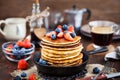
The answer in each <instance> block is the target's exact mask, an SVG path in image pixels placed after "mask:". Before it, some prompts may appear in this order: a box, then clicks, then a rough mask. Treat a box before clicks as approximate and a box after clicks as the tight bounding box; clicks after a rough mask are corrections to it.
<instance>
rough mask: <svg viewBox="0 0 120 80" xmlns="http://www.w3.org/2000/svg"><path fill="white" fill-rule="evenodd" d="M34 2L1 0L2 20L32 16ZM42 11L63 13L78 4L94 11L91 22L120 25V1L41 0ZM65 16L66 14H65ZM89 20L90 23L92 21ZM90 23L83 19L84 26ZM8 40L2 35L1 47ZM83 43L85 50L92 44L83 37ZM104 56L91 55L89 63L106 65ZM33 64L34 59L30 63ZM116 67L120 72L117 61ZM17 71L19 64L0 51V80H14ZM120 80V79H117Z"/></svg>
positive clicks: (116, 44)
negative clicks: (48, 9) (104, 21)
mask: <svg viewBox="0 0 120 80" xmlns="http://www.w3.org/2000/svg"><path fill="white" fill-rule="evenodd" d="M32 2H33V1H32V0H0V19H6V18H8V17H26V16H28V15H31V10H32V7H31V6H32ZM40 3H41V10H43V9H45V8H46V6H50V8H51V10H50V11H51V12H53V11H59V12H61V13H63V11H64V10H65V9H68V8H71V6H72V5H73V4H76V5H77V7H78V8H79V9H81V8H89V9H90V10H91V11H92V17H91V19H90V20H98V19H99V20H101V19H102V20H111V21H114V22H116V23H118V24H120V8H119V6H120V0H40ZM63 15H64V13H63ZM90 20H89V21H90ZM86 23H88V21H86V20H85V19H83V24H86ZM4 42H6V40H5V39H4V37H3V36H2V35H0V45H2V44H3V43H4ZM82 43H83V45H84V48H85V49H86V47H87V46H88V45H89V44H90V43H91V40H90V39H89V38H87V37H84V36H82ZM112 45H114V47H116V46H120V39H118V40H116V41H113V42H112ZM104 55H105V54H102V55H91V56H89V57H90V59H89V63H100V64H105V61H104ZM28 63H31V65H33V64H34V63H33V62H32V58H31V59H30V60H29V61H28ZM114 67H115V68H116V69H117V70H118V71H120V61H115V64H114ZM15 69H17V63H14V62H10V61H8V60H7V59H6V58H5V56H4V54H3V52H2V49H0V80H12V77H11V76H10V72H12V71H13V70H15ZM115 80H120V78H115Z"/></svg>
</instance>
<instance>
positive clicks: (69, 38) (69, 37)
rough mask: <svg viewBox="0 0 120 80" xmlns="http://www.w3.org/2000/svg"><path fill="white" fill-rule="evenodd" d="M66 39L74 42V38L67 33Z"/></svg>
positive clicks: (65, 34)
mask: <svg viewBox="0 0 120 80" xmlns="http://www.w3.org/2000/svg"><path fill="white" fill-rule="evenodd" d="M64 38H65V39H66V40H69V41H73V38H72V37H71V35H70V33H69V32H65V33H64Z"/></svg>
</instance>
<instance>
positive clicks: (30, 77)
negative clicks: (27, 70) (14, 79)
mask: <svg viewBox="0 0 120 80" xmlns="http://www.w3.org/2000/svg"><path fill="white" fill-rule="evenodd" d="M28 80H36V74H30V76H29V77H28Z"/></svg>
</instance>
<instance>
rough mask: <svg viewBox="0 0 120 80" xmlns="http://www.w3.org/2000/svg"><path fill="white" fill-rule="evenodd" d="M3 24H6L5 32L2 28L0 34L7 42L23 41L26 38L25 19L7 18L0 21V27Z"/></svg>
mask: <svg viewBox="0 0 120 80" xmlns="http://www.w3.org/2000/svg"><path fill="white" fill-rule="evenodd" d="M2 23H5V26H4V29H3V30H2V29H1V28H0V33H1V34H2V35H3V36H4V37H5V39H6V40H21V39H23V38H24V37H25V36H26V19H25V18H7V19H6V20H0V25H1V24H2ZM0 27H1V26H0Z"/></svg>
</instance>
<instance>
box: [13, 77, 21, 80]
mask: <svg viewBox="0 0 120 80" xmlns="http://www.w3.org/2000/svg"><path fill="white" fill-rule="evenodd" d="M13 80H21V78H20V76H16V77H15V78H14V79H13Z"/></svg>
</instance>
